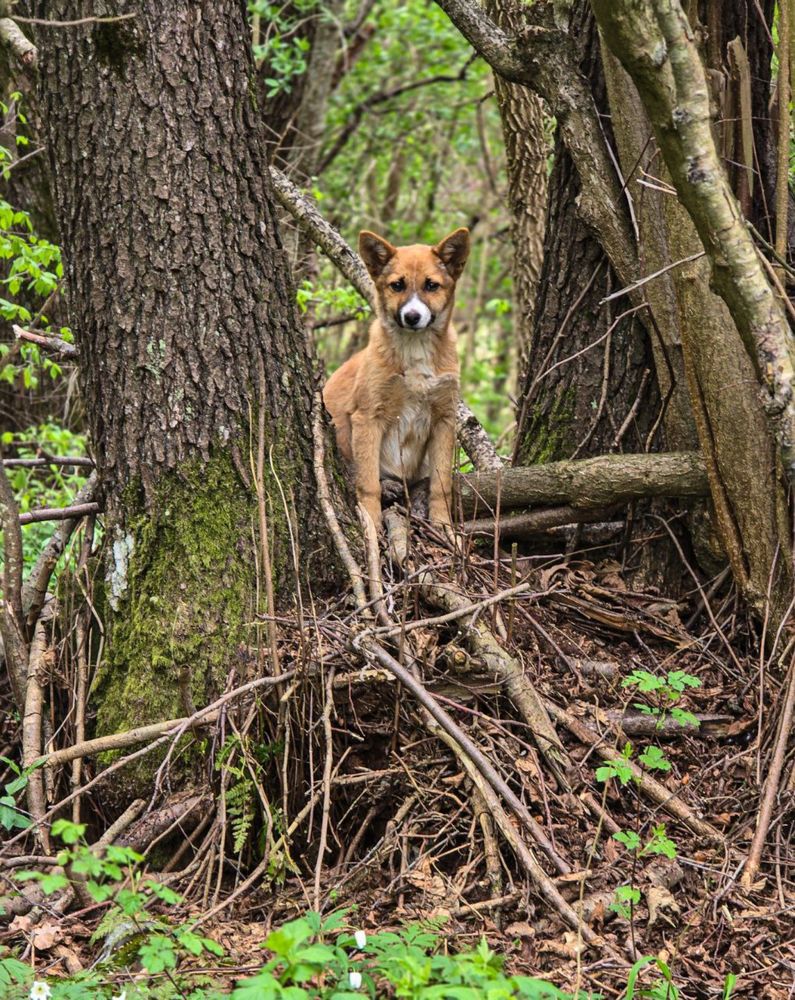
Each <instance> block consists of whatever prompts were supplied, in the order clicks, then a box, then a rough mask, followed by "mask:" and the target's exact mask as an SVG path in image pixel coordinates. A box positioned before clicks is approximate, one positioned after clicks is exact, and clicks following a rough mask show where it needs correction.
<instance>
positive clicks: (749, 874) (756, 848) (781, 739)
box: [741, 656, 795, 889]
mask: <svg viewBox="0 0 795 1000" xmlns="http://www.w3.org/2000/svg"><path fill="white" fill-rule="evenodd" d="M794 713H795V656H793V658H792V659H791V660H790V665H789V671H788V677H787V695H786V697H785V699H784V709H783V711H782V713H781V719H780V721H779V725H778V735H777V736H776V746H775V749H774V751H773V760H772V761H771V764H770V770H769V771H768V773H767V779H766V781H765V791H764V794H763V796H762V801H761V803H760V805H759V815H758V817H757V820H756V830H755V831H754V839H753V840H752V841H751V849H750V851H749V852H748V860H747V861H746V862H745V869H744V871H743V875H742V879H741V884H742V885H743V886H744V887H745V888H746V889H750V887H751V886H752V885H753V883H754V879H755V878H756V874H757V872H758V871H759V865H760V864H761V861H762V851H763V849H764V846H765V839H766V837H767V831H768V830H769V828H770V820H771V818H772V816H773V807H774V806H775V804H776V798H777V797H778V792H779V783H780V781H781V772H782V770H783V769H784V760H785V758H786V755H787V743H788V741H789V738H790V736H791V735H792V718H793V714H794Z"/></svg>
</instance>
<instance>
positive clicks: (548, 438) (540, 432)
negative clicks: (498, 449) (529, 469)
mask: <svg viewBox="0 0 795 1000" xmlns="http://www.w3.org/2000/svg"><path fill="white" fill-rule="evenodd" d="M575 421H576V414H575V405H574V390H573V389H567V390H566V392H564V393H562V394H561V395H560V396H558V397H557V398H555V400H554V401H553V403H552V407H551V408H550V409H549V410H542V408H541V407H540V406H534V407H533V409H532V413H531V416H530V419H529V421H528V429H527V433H526V434H525V438H524V441H523V443H522V451H521V455H520V464H521V465H539V464H541V463H543V462H558V461H562V460H563V459H566V458H570V457H571V454H572V452H573V451H574V449H575V448H576V447H577V441H576V439H575V433H574V432H575V429H576V428H575Z"/></svg>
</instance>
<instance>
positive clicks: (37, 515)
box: [19, 503, 102, 524]
mask: <svg viewBox="0 0 795 1000" xmlns="http://www.w3.org/2000/svg"><path fill="white" fill-rule="evenodd" d="M101 509H102V508H101V507H100V505H99V504H98V503H79V504H72V506H71V507H39V509H38V510H30V511H28V512H27V513H26V514H20V515H19V523H20V524H37V523H38V522H39V521H68V520H70V519H71V518H74V517H85V515H86V514H99V512H100V511H101Z"/></svg>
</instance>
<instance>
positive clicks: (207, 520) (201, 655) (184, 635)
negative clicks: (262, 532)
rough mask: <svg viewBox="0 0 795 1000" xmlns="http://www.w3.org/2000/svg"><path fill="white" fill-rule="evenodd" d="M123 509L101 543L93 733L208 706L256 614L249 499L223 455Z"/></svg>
mask: <svg viewBox="0 0 795 1000" xmlns="http://www.w3.org/2000/svg"><path fill="white" fill-rule="evenodd" d="M125 508H126V509H125V515H126V516H125V518H124V521H125V523H124V526H123V528H120V529H118V530H117V532H116V534H115V535H111V538H110V539H109V542H110V549H111V550H110V551H109V552H108V559H109V561H110V565H109V584H110V586H109V587H108V599H109V600H110V601H111V603H112V605H114V609H113V611H112V615H111V617H112V624H111V628H110V633H109V636H108V638H109V643H108V655H107V659H106V660H105V662H104V664H103V667H102V670H101V672H100V675H99V676H98V678H97V685H96V687H95V692H94V700H95V702H96V704H97V706H98V711H97V732H98V733H100V734H101V733H110V732H118V731H120V730H123V729H127V728H129V727H130V726H133V725H140V724H143V723H146V722H152V721H157V720H161V719H169V718H174V717H176V716H180V715H183V714H185V713H186V711H187V710H188V709H189V708H190V705H191V703H193V704H195V705H198V706H201V705H204V704H206V703H207V702H208V701H209V700H210V699H211V698H212V697H213V696H215V695H217V693H218V692H219V691H221V690H222V689H223V686H224V683H225V679H226V675H227V672H228V669H229V665H230V663H231V662H232V661H233V660H234V659H235V658H236V656H237V655H238V650H239V647H240V644H241V643H245V642H247V640H248V639H249V638H250V628H249V625H248V624H247V623H250V622H251V621H252V620H253V615H254V610H255V608H254V606H253V602H254V595H255V562H254V558H253V552H252V546H253V540H252V531H251V524H252V513H253V509H254V501H253V498H252V496H251V494H250V492H249V491H248V490H247V489H246V487H245V486H244V484H243V483H242V482H241V481H240V477H239V475H238V474H237V472H236V471H235V469H234V466H233V464H232V461H231V459H230V458H229V457H228V456H227V455H224V454H216V455H215V456H213V457H212V458H211V459H210V460H209V461H208V462H206V463H200V462H194V463H191V464H189V465H187V466H183V467H182V468H181V469H180V470H179V471H178V472H175V473H169V474H168V475H166V476H165V477H163V478H162V479H161V480H160V482H159V484H158V487H157V491H156V496H155V500H154V503H152V504H151V505H150V509H149V510H145V509H144V504H143V499H142V496H141V495H140V491H139V490H137V489H136V490H134V491H133V490H132V489H131V490H130V491H129V493H128V498H127V500H126V503H125Z"/></svg>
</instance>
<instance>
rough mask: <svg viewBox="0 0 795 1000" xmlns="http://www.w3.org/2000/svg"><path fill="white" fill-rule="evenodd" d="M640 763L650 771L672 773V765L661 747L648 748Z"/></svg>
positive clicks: (639, 758) (640, 758) (641, 756)
mask: <svg viewBox="0 0 795 1000" xmlns="http://www.w3.org/2000/svg"><path fill="white" fill-rule="evenodd" d="M638 761H639V762H640V763H641V764H643V766H644V767H646V768H648V769H649V770H650V771H670V770H671V763H670V761H669V760H668V759H667V757H666V756H665V754H664V753H663V752H662V750H661V749H660V748H659V747H655V746H650V747H646V749H645V750H644V751H643V753H642V754H641V755H640V757H638Z"/></svg>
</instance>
